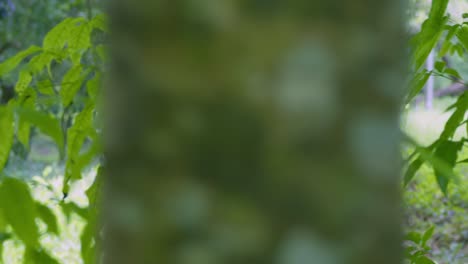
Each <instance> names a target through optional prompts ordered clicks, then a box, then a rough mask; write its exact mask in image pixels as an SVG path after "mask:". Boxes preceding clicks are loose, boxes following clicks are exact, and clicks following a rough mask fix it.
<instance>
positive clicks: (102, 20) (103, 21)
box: [89, 14, 108, 32]
mask: <svg viewBox="0 0 468 264" xmlns="http://www.w3.org/2000/svg"><path fill="white" fill-rule="evenodd" d="M89 24H90V25H91V27H92V28H97V29H99V30H101V31H104V32H107V31H108V28H107V18H106V15H105V14H99V15H97V16H95V17H94V18H93V19H92V20H91V21H90V23H89Z"/></svg>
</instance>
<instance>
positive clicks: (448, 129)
mask: <svg viewBox="0 0 468 264" xmlns="http://www.w3.org/2000/svg"><path fill="white" fill-rule="evenodd" d="M467 107H468V94H467V93H466V92H464V93H463V94H462V95H460V97H458V100H457V102H456V103H455V111H454V112H453V114H452V115H451V116H450V118H449V119H448V120H447V122H446V123H445V127H444V130H443V131H442V134H441V135H440V138H441V139H449V138H451V137H453V135H454V134H455V131H456V130H457V128H458V127H459V126H460V124H461V123H462V122H463V120H464V117H465V112H466V109H467Z"/></svg>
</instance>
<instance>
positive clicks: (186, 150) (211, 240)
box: [104, 0, 405, 264]
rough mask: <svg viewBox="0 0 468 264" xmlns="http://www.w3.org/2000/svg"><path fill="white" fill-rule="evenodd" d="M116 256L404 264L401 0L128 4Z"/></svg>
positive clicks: (117, 150)
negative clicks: (401, 180) (402, 249)
mask: <svg viewBox="0 0 468 264" xmlns="http://www.w3.org/2000/svg"><path fill="white" fill-rule="evenodd" d="M110 14H111V27H112V33H113V36H112V37H111V43H112V45H113V47H112V51H111V57H112V73H111V76H110V78H109V79H108V83H107V95H106V97H107V98H106V101H107V120H108V123H107V128H106V129H107V132H108V133H107V138H106V139H105V141H106V160H107V165H108V167H107V173H106V174H107V180H106V182H105V186H106V190H107V192H106V195H105V202H104V204H105V217H104V224H105V227H106V229H105V242H104V254H105V256H104V257H105V258H104V262H105V263H112V264H116V263H288V264H291V263H293V264H294V263H310V262H314V263H359V264H362V263H382V264H386V263H389V264H390V263H391V264H394V263H399V262H400V256H401V254H400V252H401V250H400V246H401V243H400V227H399V221H400V213H399V212H400V210H399V198H398V197H399V192H398V189H399V177H398V175H399V167H398V156H399V152H398V143H399V137H398V135H399V128H398V110H399V99H400V97H401V91H402V90H401V89H400V87H402V84H401V82H400V80H401V79H402V72H403V70H404V68H405V67H404V66H403V65H404V64H403V63H402V62H403V61H402V60H401V58H402V53H403V51H404V46H403V44H404V42H403V40H404V38H403V35H402V20H401V17H402V6H400V4H399V1H379V2H376V1H370V0H355V1H340V0H331V1H320V2H319V1H301V0H296V1H234V0H233V1H197V2H193V1H145V0H140V1H135V0H121V1H113V2H112V3H111V7H110Z"/></svg>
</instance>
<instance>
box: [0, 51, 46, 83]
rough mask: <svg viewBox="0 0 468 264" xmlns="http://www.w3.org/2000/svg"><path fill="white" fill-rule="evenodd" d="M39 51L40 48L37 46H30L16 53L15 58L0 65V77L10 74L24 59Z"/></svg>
mask: <svg viewBox="0 0 468 264" xmlns="http://www.w3.org/2000/svg"><path fill="white" fill-rule="evenodd" d="M39 51H41V48H39V47H37V46H31V47H29V48H28V49H27V50H24V51H21V52H18V53H17V54H16V55H15V56H13V57H11V58H9V59H8V60H6V61H5V62H3V63H1V64H0V76H3V75H5V74H7V73H9V72H11V71H12V70H14V69H15V68H16V67H17V66H18V64H20V63H21V61H23V60H24V59H25V58H26V57H28V56H29V55H32V54H34V53H36V52H39Z"/></svg>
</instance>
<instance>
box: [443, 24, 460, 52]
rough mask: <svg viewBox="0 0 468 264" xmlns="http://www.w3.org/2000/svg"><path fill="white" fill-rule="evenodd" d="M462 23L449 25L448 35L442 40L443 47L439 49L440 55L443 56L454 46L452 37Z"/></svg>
mask: <svg viewBox="0 0 468 264" xmlns="http://www.w3.org/2000/svg"><path fill="white" fill-rule="evenodd" d="M459 28H460V25H458V24H457V25H453V26H449V28H448V32H447V36H445V40H444V41H443V42H442V47H441V48H440V50H439V57H443V56H444V55H445V54H447V52H448V51H449V50H450V48H451V47H452V42H451V40H452V38H453V36H455V35H456V34H457V33H458V30H459Z"/></svg>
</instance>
